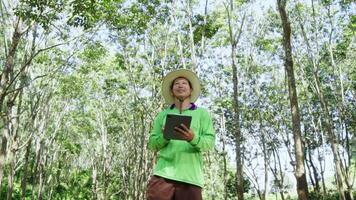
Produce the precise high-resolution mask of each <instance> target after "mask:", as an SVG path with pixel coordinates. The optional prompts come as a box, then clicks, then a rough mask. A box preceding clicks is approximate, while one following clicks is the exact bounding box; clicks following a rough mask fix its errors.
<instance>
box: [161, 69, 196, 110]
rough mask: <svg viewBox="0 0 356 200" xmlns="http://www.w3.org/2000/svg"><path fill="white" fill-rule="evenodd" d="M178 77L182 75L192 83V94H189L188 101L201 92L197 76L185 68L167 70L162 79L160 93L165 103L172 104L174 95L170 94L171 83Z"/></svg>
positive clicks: (194, 99)
mask: <svg viewBox="0 0 356 200" xmlns="http://www.w3.org/2000/svg"><path fill="white" fill-rule="evenodd" d="M178 77H184V78H186V79H188V80H189V82H190V84H191V85H192V88H193V90H192V94H191V96H190V101H191V102H195V101H196V100H197V99H198V97H199V95H200V92H201V87H200V81H199V78H198V76H197V75H196V74H195V73H194V72H192V71H190V70H187V69H179V70H175V71H172V72H169V73H168V74H167V75H166V76H165V77H164V78H163V81H162V95H163V98H164V100H165V101H166V103H168V104H173V103H174V97H173V96H172V92H171V85H172V82H173V81H174V80H175V79H176V78H178Z"/></svg>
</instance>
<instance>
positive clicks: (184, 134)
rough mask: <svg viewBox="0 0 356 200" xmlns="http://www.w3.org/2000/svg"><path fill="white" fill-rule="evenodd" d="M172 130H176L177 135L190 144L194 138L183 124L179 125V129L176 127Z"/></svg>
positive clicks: (191, 132) (191, 131)
mask: <svg viewBox="0 0 356 200" xmlns="http://www.w3.org/2000/svg"><path fill="white" fill-rule="evenodd" d="M174 130H176V131H177V132H178V133H180V134H181V136H182V139H183V140H186V141H188V142H190V141H192V140H193V138H194V132H193V130H192V129H189V128H188V127H187V126H185V125H184V124H181V125H180V126H179V127H177V126H176V127H174Z"/></svg>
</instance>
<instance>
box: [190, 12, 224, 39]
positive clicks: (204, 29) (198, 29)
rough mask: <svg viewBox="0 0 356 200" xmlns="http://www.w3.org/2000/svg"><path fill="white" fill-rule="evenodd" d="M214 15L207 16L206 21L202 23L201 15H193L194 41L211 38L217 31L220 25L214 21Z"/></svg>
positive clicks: (202, 17)
mask: <svg viewBox="0 0 356 200" xmlns="http://www.w3.org/2000/svg"><path fill="white" fill-rule="evenodd" d="M213 19H214V16H210V15H209V16H207V18H206V23H204V16H203V15H195V16H194V17H193V22H192V26H193V27H194V43H198V42H200V41H201V38H202V37H203V35H204V37H205V38H208V39H209V38H212V37H213V36H214V35H215V33H216V32H218V30H219V28H220V26H221V25H219V24H217V23H216V22H215V20H213Z"/></svg>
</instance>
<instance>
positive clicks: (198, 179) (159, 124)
mask: <svg viewBox="0 0 356 200" xmlns="http://www.w3.org/2000/svg"><path fill="white" fill-rule="evenodd" d="M167 114H179V110H178V109H177V108H168V109H165V110H163V111H162V112H160V113H159V114H158V115H157V117H156V119H155V121H154V124H153V130H152V132H151V135H150V138H149V141H148V148H149V149H151V150H154V151H158V152H159V154H158V161H157V164H156V166H155V169H154V175H157V176H161V177H164V178H167V179H171V180H176V181H181V182H185V183H189V184H193V185H197V186H200V187H203V185H204V179H203V156H202V152H203V151H208V150H210V149H212V148H213V147H214V144H215V131H214V129H213V123H212V120H211V118H210V115H209V113H208V112H207V111H206V110H205V109H203V108H196V109H194V110H192V109H187V110H183V111H182V115H188V116H192V122H191V125H190V128H191V129H192V130H193V132H194V134H195V135H194V138H193V140H192V141H190V142H187V141H184V140H169V141H168V140H166V139H164V138H163V133H162V128H163V127H164V124H165V121H166V116H167Z"/></svg>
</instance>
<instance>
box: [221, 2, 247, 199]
mask: <svg viewBox="0 0 356 200" xmlns="http://www.w3.org/2000/svg"><path fill="white" fill-rule="evenodd" d="M233 10H234V3H233V0H230V2H229V5H227V6H226V11H227V15H228V26H229V38H230V43H231V67H232V81H233V110H234V115H233V125H234V128H235V153H236V183H237V184H236V187H237V188H236V190H237V197H238V200H243V199H244V182H243V181H244V178H243V175H244V173H243V152H242V151H241V147H242V135H241V130H240V109H239V106H240V105H239V102H238V94H239V93H238V79H237V66H236V65H237V60H236V49H237V44H238V41H239V38H240V36H241V32H242V27H243V24H244V20H245V16H246V13H245V15H244V17H243V19H242V22H241V26H240V29H239V32H238V36H236V35H235V34H236V33H235V31H234V30H233V25H232V20H233V19H232V13H233Z"/></svg>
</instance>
